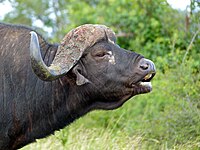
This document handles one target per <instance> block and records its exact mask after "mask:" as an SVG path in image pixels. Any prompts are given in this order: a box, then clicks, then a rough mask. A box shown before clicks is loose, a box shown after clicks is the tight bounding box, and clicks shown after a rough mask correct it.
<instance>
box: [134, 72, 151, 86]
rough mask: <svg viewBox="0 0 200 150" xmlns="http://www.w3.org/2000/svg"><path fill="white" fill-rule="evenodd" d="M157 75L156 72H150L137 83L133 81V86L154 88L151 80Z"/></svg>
mask: <svg viewBox="0 0 200 150" xmlns="http://www.w3.org/2000/svg"><path fill="white" fill-rule="evenodd" d="M154 76H155V72H149V73H148V74H146V75H145V76H144V77H143V78H142V79H141V80H139V81H138V82H137V83H132V84H131V86H132V87H135V86H137V85H139V86H142V87H147V88H152V84H151V82H150V81H151V80H152V79H153V77H154Z"/></svg>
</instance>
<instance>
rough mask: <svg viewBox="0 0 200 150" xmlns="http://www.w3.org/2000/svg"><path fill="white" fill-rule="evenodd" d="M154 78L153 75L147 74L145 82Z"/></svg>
mask: <svg viewBox="0 0 200 150" xmlns="http://www.w3.org/2000/svg"><path fill="white" fill-rule="evenodd" d="M151 77H152V74H147V75H146V76H145V77H144V80H148V79H150V78H151Z"/></svg>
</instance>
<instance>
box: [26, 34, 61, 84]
mask: <svg viewBox="0 0 200 150" xmlns="http://www.w3.org/2000/svg"><path fill="white" fill-rule="evenodd" d="M30 34H31V42H30V57H31V65H32V69H33V71H34V73H35V74H36V75H37V76H38V77H39V78H40V79H41V80H44V81H52V80H55V79H57V78H59V77H61V76H63V75H64V74H65V72H62V69H61V68H60V67H59V66H50V67H48V66H46V64H45V63H44V61H43V59H42V56H41V52H40V45H39V41H38V36H37V34H36V33H35V32H34V31H31V32H30Z"/></svg>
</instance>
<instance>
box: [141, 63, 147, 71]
mask: <svg viewBox="0 0 200 150" xmlns="http://www.w3.org/2000/svg"><path fill="white" fill-rule="evenodd" d="M140 68H142V69H143V70H147V69H148V68H149V64H148V63H143V64H140Z"/></svg>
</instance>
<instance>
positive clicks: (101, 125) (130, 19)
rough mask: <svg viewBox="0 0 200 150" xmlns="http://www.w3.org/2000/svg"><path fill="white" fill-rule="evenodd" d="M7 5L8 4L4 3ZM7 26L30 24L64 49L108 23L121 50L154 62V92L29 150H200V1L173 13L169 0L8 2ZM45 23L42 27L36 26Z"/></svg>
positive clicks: (82, 121)
mask: <svg viewBox="0 0 200 150" xmlns="http://www.w3.org/2000/svg"><path fill="white" fill-rule="evenodd" d="M3 1H5V0H1V1H0V2H3ZM9 1H10V2H11V4H12V6H13V8H14V9H13V11H12V12H10V13H8V14H7V15H6V16H5V18H4V20H3V21H4V22H10V23H18V24H26V25H30V26H33V27H35V28H37V29H38V30H40V31H42V32H43V33H46V32H47V29H48V30H50V31H51V33H50V34H49V35H50V39H51V40H52V41H57V42H59V41H60V40H61V39H62V37H63V36H64V35H65V34H66V33H67V32H68V31H69V30H71V29H72V28H74V27H76V26H79V25H81V24H85V23H94V24H105V25H107V26H109V27H110V28H112V29H113V30H114V31H115V32H116V35H117V37H118V41H117V43H118V44H119V45H120V46H121V47H123V48H125V49H130V50H133V51H136V52H138V53H141V54H143V55H144V56H145V57H147V58H150V59H152V60H153V61H154V62H155V64H156V67H157V75H156V76H155V79H154V80H153V87H154V89H153V92H152V93H150V94H145V95H140V96H136V97H134V98H133V99H132V100H130V101H128V102H127V103H126V104H125V105H124V106H123V107H122V108H120V109H117V110H114V111H109V112H107V111H106V112H105V111H94V112H92V113H89V114H88V115H86V116H85V117H83V118H81V119H79V120H78V121H76V122H75V123H73V124H72V125H70V126H69V127H67V128H65V129H62V130H61V131H59V132H56V133H55V135H53V136H50V137H48V138H46V139H42V140H38V141H37V142H36V143H34V144H31V145H29V146H27V147H25V148H23V149H72V150H73V149H84V150H85V149H89V150H93V149H95V150H96V149H100V150H101V149H127V150H129V149H142V150H143V149H144V150H146V149H155V150H156V149H159V150H160V149H177V150H179V149H180V150H184V149H185V150H188V149H192V150H193V149H194V150H197V149H199V148H200V121H199V120H200V61H199V58H200V38H199V37H200V22H199V18H200V11H199V6H200V5H199V1H198V0H191V5H190V7H188V8H187V9H189V8H190V9H191V10H190V11H189V10H187V11H184V12H183V11H178V10H174V9H172V8H171V7H170V6H169V5H168V3H167V1H166V0H154V1H153V0H135V1H133V0H120V1H117V0H49V1H46V0H42V1H39V0H35V1H32V0H26V1H25V0H9ZM37 21H40V22H42V24H43V25H42V27H41V26H38V25H37V24H36V23H35V22H37Z"/></svg>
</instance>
